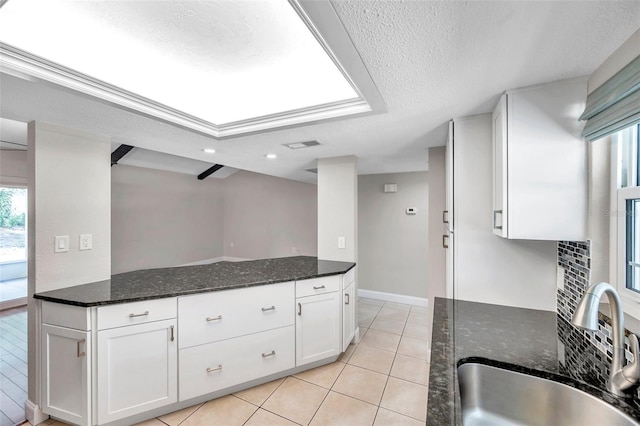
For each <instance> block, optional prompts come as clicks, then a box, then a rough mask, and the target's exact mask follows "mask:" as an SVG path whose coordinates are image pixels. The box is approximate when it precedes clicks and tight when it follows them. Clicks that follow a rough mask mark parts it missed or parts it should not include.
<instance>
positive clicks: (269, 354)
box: [262, 350, 276, 358]
mask: <svg viewBox="0 0 640 426" xmlns="http://www.w3.org/2000/svg"><path fill="white" fill-rule="evenodd" d="M275 355H276V351H275V350H274V351H271V352H269V353H268V354H265V353H263V354H262V358H269V357H270V356H275Z"/></svg>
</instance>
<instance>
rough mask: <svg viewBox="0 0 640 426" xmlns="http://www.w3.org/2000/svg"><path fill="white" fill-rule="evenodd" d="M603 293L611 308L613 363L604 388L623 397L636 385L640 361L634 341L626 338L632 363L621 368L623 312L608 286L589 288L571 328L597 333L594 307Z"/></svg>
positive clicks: (596, 317)
mask: <svg viewBox="0 0 640 426" xmlns="http://www.w3.org/2000/svg"><path fill="white" fill-rule="evenodd" d="M603 294H606V295H607V297H608V299H609V307H610V309H611V328H612V329H613V360H612V362H611V374H610V375H609V382H608V383H607V389H608V390H609V392H611V393H613V394H615V395H623V394H624V392H625V391H627V390H631V389H632V388H633V387H634V386H635V385H636V384H638V383H639V382H640V362H639V361H638V338H637V337H636V335H635V334H630V335H629V344H630V346H631V353H633V362H632V363H630V364H628V365H625V357H624V313H623V311H622V304H621V303H620V297H619V296H618V293H617V292H616V290H615V288H613V287H612V286H611V285H610V284H607V283H599V284H593V285H592V286H590V287H589V288H588V289H587V291H586V293H585V294H584V296H582V299H581V300H580V303H579V304H578V308H577V309H576V312H575V314H574V315H573V320H572V321H571V322H572V323H573V325H575V326H577V327H580V328H584V329H587V330H592V331H597V330H598V306H599V305H600V299H601V298H602V295H603Z"/></svg>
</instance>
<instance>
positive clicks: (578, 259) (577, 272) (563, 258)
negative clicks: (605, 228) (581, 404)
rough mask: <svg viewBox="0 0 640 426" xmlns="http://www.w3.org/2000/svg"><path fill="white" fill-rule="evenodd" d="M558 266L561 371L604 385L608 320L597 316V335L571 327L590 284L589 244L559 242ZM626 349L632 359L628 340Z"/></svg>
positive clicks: (607, 366)
mask: <svg viewBox="0 0 640 426" xmlns="http://www.w3.org/2000/svg"><path fill="white" fill-rule="evenodd" d="M558 266H560V267H562V268H564V288H563V289H560V288H559V289H558V295H557V299H558V305H557V308H558V316H559V317H560V318H561V319H562V320H564V321H561V320H559V321H558V338H559V342H560V343H561V344H562V346H563V350H564V351H565V354H564V359H565V365H564V366H562V367H561V368H562V369H564V370H565V373H567V374H569V375H571V376H574V377H576V378H578V379H581V380H584V381H586V382H590V383H592V384H600V385H606V382H607V379H608V377H609V369H610V365H611V357H612V350H613V341H612V339H611V330H612V329H611V320H610V318H609V317H607V316H606V315H603V314H602V313H600V314H599V319H598V322H599V330H598V331H597V332H592V331H587V330H582V329H578V328H576V327H574V326H572V325H571V318H572V317H573V313H574V312H575V310H576V308H577V306H578V303H579V302H580V299H581V298H582V295H583V294H584V292H585V290H586V289H587V288H588V287H589V285H590V279H591V277H590V272H591V244H590V242H589V241H584V242H583V241H580V242H576V241H558ZM627 333H628V332H627ZM625 349H626V350H625V355H626V358H627V359H628V360H632V359H633V356H632V355H631V352H629V341H628V339H626V338H625ZM639 395H640V392H639ZM638 402H640V396H638V395H636V403H638ZM639 405H640V404H639Z"/></svg>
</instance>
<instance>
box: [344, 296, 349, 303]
mask: <svg viewBox="0 0 640 426" xmlns="http://www.w3.org/2000/svg"><path fill="white" fill-rule="evenodd" d="M344 297H345V298H346V300H345V301H344V304H345V305H348V304H349V293H345V295H344Z"/></svg>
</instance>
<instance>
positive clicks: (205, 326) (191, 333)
mask: <svg viewBox="0 0 640 426" xmlns="http://www.w3.org/2000/svg"><path fill="white" fill-rule="evenodd" d="M178 312H179V320H178V344H179V347H180V348H188V347H190V346H195V345H202V344H205V343H211V342H217V341H220V340H224V339H230V338H232V337H238V336H244V335H246V334H251V333H257V332H260V331H265V330H270V329H273V328H279V327H284V326H287V325H291V324H293V323H294V322H295V299H294V290H293V282H286V283H279V284H269V285H261V286H254V287H248V288H241V289H234V290H225V291H215V292H212V293H205V294H196V295H193V296H183V297H180V298H179V299H178Z"/></svg>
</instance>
